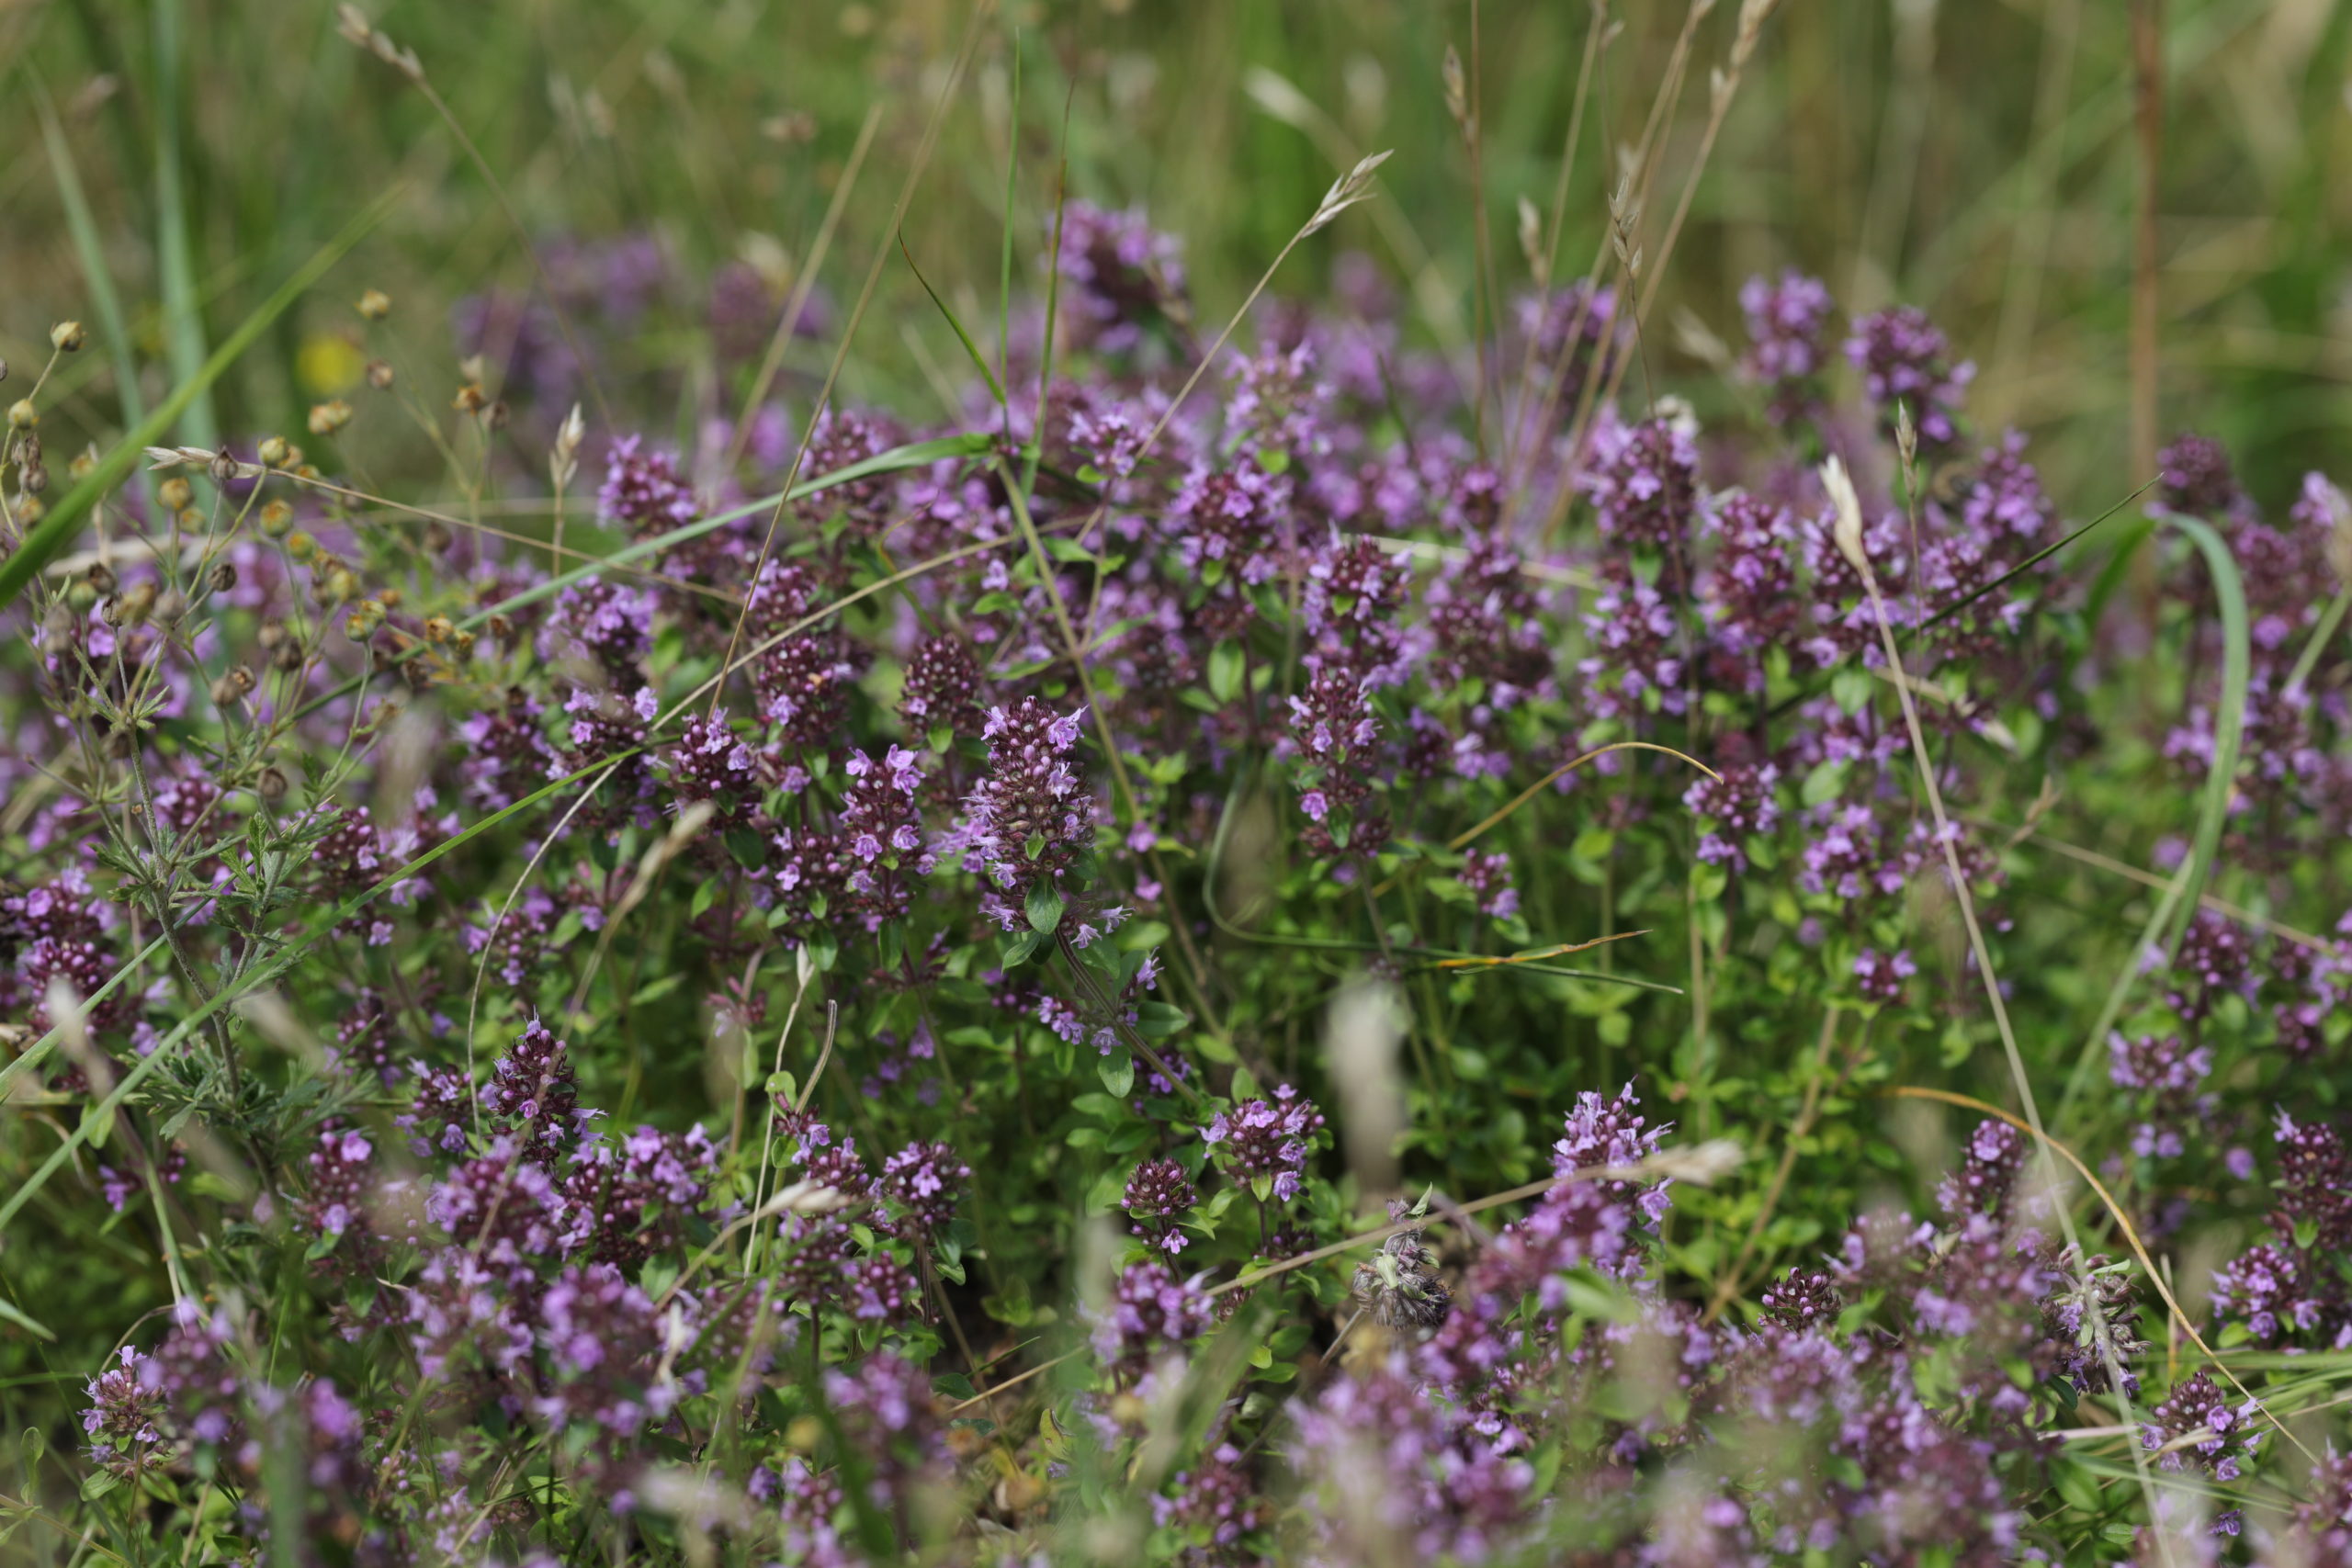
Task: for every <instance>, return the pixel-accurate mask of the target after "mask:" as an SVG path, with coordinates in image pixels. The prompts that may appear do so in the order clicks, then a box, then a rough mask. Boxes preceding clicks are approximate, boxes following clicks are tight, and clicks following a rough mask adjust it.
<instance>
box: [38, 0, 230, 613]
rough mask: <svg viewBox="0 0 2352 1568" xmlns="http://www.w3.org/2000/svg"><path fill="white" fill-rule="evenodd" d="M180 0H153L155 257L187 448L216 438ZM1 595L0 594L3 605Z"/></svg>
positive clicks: (167, 351)
mask: <svg viewBox="0 0 2352 1568" xmlns="http://www.w3.org/2000/svg"><path fill="white" fill-rule="evenodd" d="M186 41H187V14H186V8H185V5H184V0H155V13H154V42H155V60H154V69H155V229H156V233H155V261H156V266H157V270H158V271H159V272H160V273H161V274H162V283H163V288H164V354H165V355H166V356H167V357H168V358H169V359H170V361H171V366H172V378H173V379H174V380H175V381H177V382H179V383H180V384H181V385H182V386H183V387H187V388H192V389H193V391H192V392H191V393H190V394H189V396H188V399H187V402H186V403H184V404H182V405H181V408H180V411H179V412H180V416H182V417H183V418H184V420H185V423H183V424H182V426H181V429H180V434H181V436H182V437H183V439H184V441H185V443H186V445H187V446H212V445H213V444H214V443H215V442H217V441H219V440H220V422H219V421H218V420H216V419H215V418H214V417H213V414H212V381H211V378H209V377H206V376H205V375H204V374H203V371H204V368H205V366H206V364H207V360H206V355H205V352H204V314H203V310H202V308H201V304H200V302H199V300H198V297H197V288H196V252H195V249H194V247H193V246H192V245H190V244H189V243H188V222H187V185H186V180H185V175H186V173H187V170H186V166H185V164H184V163H183V161H182V157H181V154H182V152H184V151H185V149H184V147H183V146H182V142H181V135H180V131H181V126H182V122H183V121H184V120H185V119H186V118H187V116H186V113H185V109H184V107H183V104H182V101H181V100H182V96H183V93H184V90H185V88H186V87H187V60H186V58H185V56H186V52H187V51H186V50H185V48H184V47H183V46H184V45H185V43H186ZM5 602H6V594H0V603H5Z"/></svg>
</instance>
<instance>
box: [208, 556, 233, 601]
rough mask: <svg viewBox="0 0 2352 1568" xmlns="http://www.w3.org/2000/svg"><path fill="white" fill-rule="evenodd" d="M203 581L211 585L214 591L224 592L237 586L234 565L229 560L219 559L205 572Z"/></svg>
mask: <svg viewBox="0 0 2352 1568" xmlns="http://www.w3.org/2000/svg"><path fill="white" fill-rule="evenodd" d="M205 581H206V582H208V583H209V584H210V585H211V588H212V592H215V593H226V592H229V590H231V589H232V588H234V587H235V586H237V569H236V566H235V565H234V564H233V563H232V562H230V561H225V560H224V561H220V562H219V563H217V564H216V565H215V566H214V567H213V569H212V570H210V571H209V572H208V573H206V574H205Z"/></svg>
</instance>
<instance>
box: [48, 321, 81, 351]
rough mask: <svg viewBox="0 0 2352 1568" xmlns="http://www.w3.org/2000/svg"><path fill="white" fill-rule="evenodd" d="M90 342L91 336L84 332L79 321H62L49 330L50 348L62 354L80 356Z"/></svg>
mask: <svg viewBox="0 0 2352 1568" xmlns="http://www.w3.org/2000/svg"><path fill="white" fill-rule="evenodd" d="M89 341H90V334H89V333H85V332H84V331H83V330H82V323H81V322H79V321H60V322H58V323H57V324H56V325H55V326H53V327H51V328H50V329H49V346H50V347H51V348H53V349H56V350H57V351H58V352H59V353H61V354H78V353H80V352H81V348H82V345H83V344H85V343H87V342H89Z"/></svg>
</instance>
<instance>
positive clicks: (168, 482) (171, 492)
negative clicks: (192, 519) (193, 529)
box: [155, 474, 196, 512]
mask: <svg viewBox="0 0 2352 1568" xmlns="http://www.w3.org/2000/svg"><path fill="white" fill-rule="evenodd" d="M155 499H156V500H157V501H160V502H163V503H164V511H166V512H186V511H187V509H188V508H189V507H190V506H191V505H193V504H195V502H196V487H195V486H194V485H192V484H190V483H188V482H187V480H186V479H182V478H181V477H180V476H179V475H177V474H174V475H173V476H172V477H171V478H170V479H165V480H164V482H163V483H162V484H159V485H157V486H156V487H155Z"/></svg>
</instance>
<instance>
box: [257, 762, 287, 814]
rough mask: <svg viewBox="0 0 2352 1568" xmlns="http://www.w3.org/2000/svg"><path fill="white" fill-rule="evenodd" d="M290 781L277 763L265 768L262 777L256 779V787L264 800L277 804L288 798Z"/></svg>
mask: <svg viewBox="0 0 2352 1568" xmlns="http://www.w3.org/2000/svg"><path fill="white" fill-rule="evenodd" d="M287 789H288V779H287V777H286V774H285V773H283V772H282V771H281V770H280V769H279V768H278V767H277V764H276V763H272V764H271V765H270V766H268V767H266V768H264V769H263V770H262V771H261V777H260V778H258V779H256V780H254V790H255V791H256V793H258V794H259V795H261V797H262V798H263V799H264V800H266V801H269V802H271V803H272V804H275V803H277V802H278V801H281V800H283V799H285V798H286V791H287Z"/></svg>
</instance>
